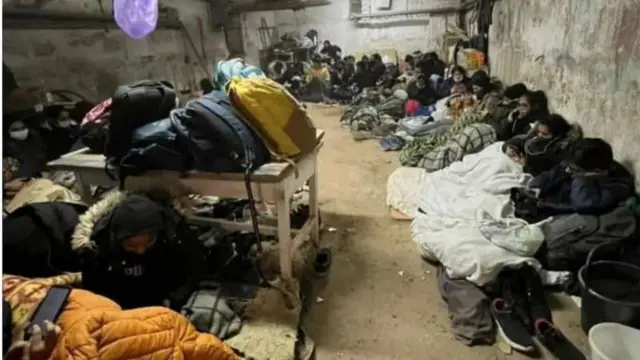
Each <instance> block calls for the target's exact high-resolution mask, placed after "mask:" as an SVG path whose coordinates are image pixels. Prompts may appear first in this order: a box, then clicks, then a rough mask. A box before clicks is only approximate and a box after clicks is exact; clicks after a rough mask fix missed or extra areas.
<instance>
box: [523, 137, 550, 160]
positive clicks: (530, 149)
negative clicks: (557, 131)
mask: <svg viewBox="0 0 640 360" xmlns="http://www.w3.org/2000/svg"><path fill="white" fill-rule="evenodd" d="M553 143H554V139H545V138H541V137H539V136H536V137H534V138H531V139H529V140H527V141H526V142H525V143H524V151H525V153H526V154H527V155H540V154H544V153H546V152H547V149H549V147H550V146H551V145H553Z"/></svg>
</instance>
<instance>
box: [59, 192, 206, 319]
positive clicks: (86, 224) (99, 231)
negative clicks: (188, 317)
mask: <svg viewBox="0 0 640 360" xmlns="http://www.w3.org/2000/svg"><path fill="white" fill-rule="evenodd" d="M137 234H150V235H154V236H155V243H154V244H153V245H152V246H151V247H150V248H149V249H148V250H147V251H146V252H145V253H144V254H142V255H138V254H132V253H128V252H125V251H124V250H123V248H122V241H123V240H125V239H127V238H129V237H131V236H132V235H137ZM71 246H72V249H73V250H74V251H76V252H77V253H79V254H80V256H81V258H82V277H83V281H82V282H83V287H84V288H85V289H86V290H89V291H92V292H94V293H96V294H99V295H102V296H105V297H108V298H110V299H112V300H114V301H115V302H117V303H118V304H119V305H120V306H122V308H124V309H129V308H137V307H144V306H154V305H161V304H162V303H163V302H164V301H165V300H169V301H170V304H171V307H172V308H175V309H178V308H179V307H180V306H181V305H182V303H183V302H184V301H186V299H187V298H188V296H189V294H190V292H191V290H192V288H193V286H195V285H196V284H197V282H198V281H199V280H200V276H203V275H204V274H205V270H204V269H205V266H204V257H203V254H204V251H202V249H201V247H200V246H201V245H200V244H199V243H198V242H197V237H196V236H193V235H192V234H191V232H190V230H189V229H188V228H187V227H186V226H185V225H184V224H183V223H182V218H181V217H180V216H179V215H178V213H177V211H176V210H175V209H174V208H173V207H172V206H171V205H170V203H169V201H161V200H159V199H152V198H151V197H150V196H145V195H142V194H127V193H121V192H115V193H111V194H108V195H107V196H106V197H105V198H104V199H103V200H101V201H99V202H98V203H96V204H94V205H93V206H92V207H91V208H90V209H89V210H88V211H87V212H86V213H84V214H83V215H81V216H80V218H79V223H78V225H77V226H76V228H75V230H74V233H73V236H72V242H71Z"/></svg>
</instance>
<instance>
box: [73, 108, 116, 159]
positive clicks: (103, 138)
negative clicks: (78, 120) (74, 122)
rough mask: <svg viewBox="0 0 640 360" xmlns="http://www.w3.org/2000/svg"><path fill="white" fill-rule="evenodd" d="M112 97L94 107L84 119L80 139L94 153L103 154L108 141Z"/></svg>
mask: <svg viewBox="0 0 640 360" xmlns="http://www.w3.org/2000/svg"><path fill="white" fill-rule="evenodd" d="M112 101H113V100H112V98H108V99H107V100H105V101H103V102H101V103H100V104H98V105H96V106H94V107H93V109H91V110H89V112H88V113H87V114H86V115H85V116H84V118H83V119H82V124H81V125H80V139H81V140H82V144H84V146H86V147H88V148H89V149H90V150H91V152H92V153H94V154H102V153H103V151H104V147H105V144H106V142H107V133H108V130H109V121H110V120H111V103H112Z"/></svg>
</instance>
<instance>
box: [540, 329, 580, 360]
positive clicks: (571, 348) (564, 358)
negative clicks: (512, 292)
mask: <svg viewBox="0 0 640 360" xmlns="http://www.w3.org/2000/svg"><path fill="white" fill-rule="evenodd" d="M534 328H535V334H536V339H538V341H540V343H541V344H542V345H543V346H544V347H545V348H547V350H549V351H550V352H551V353H552V354H553V355H554V356H555V357H556V358H557V359H558V360H586V357H585V356H584V354H583V353H582V352H581V351H580V350H578V348H577V347H576V346H575V345H573V344H572V343H571V341H569V340H568V339H567V338H566V337H565V336H564V335H563V334H562V332H560V330H558V328H556V327H555V326H554V325H553V324H552V323H551V322H550V321H548V320H547V319H538V320H536V322H535V325H534Z"/></svg>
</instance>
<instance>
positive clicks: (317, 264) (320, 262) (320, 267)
mask: <svg viewBox="0 0 640 360" xmlns="http://www.w3.org/2000/svg"><path fill="white" fill-rule="evenodd" d="M330 268H331V250H329V249H320V250H319V251H318V254H316V259H315V261H314V262H313V269H314V270H315V272H316V275H318V276H320V277H324V276H326V275H327V274H328V273H329V269H330Z"/></svg>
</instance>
